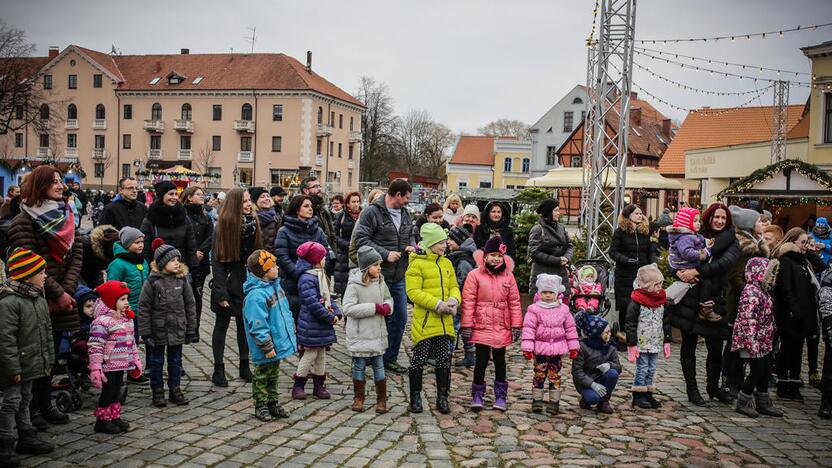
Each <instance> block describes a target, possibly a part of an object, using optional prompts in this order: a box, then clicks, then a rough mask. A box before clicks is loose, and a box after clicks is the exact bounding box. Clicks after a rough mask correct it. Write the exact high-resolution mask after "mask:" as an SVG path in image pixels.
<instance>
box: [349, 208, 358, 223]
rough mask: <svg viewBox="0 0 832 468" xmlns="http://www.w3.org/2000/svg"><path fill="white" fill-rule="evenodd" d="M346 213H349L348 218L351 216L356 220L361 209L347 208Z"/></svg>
mask: <svg viewBox="0 0 832 468" xmlns="http://www.w3.org/2000/svg"><path fill="white" fill-rule="evenodd" d="M347 213H349V215H350V218H352V220H353V221H358V217H359V216H361V210H358V211H354V212H353V211H350V210H347Z"/></svg>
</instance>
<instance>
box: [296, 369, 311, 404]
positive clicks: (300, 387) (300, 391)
mask: <svg viewBox="0 0 832 468" xmlns="http://www.w3.org/2000/svg"><path fill="white" fill-rule="evenodd" d="M293 378H294V380H295V384H294V385H293V386H292V399H293V400H305V399H306V389H305V388H304V387H306V381H307V380H308V379H309V377H308V376H307V377H299V376H297V375H295V376H294V377H293Z"/></svg>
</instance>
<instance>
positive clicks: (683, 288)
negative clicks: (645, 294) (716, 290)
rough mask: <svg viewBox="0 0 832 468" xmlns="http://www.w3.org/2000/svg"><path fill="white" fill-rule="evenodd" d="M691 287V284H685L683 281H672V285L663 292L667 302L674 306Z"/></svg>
mask: <svg viewBox="0 0 832 468" xmlns="http://www.w3.org/2000/svg"><path fill="white" fill-rule="evenodd" d="M692 287H693V284H691V283H685V282H684V281H674V282H673V284H671V285H670V286H668V287H667V289H666V290H665V294H666V296H667V302H668V303H670V304H674V305H675V304H678V303H680V302H682V299H684V297H685V294H687V293H688V291H689V290H690V288H692Z"/></svg>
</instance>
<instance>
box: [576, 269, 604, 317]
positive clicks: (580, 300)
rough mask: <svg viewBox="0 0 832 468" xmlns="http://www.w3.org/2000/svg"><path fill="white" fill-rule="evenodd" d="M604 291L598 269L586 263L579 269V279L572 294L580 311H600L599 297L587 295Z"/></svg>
mask: <svg viewBox="0 0 832 468" xmlns="http://www.w3.org/2000/svg"><path fill="white" fill-rule="evenodd" d="M603 292H604V290H603V287H602V286H601V283H599V282H598V271H597V270H595V267H593V266H592V265H584V266H582V267H581V268H580V269H579V270H578V274H577V281H576V282H575V284H574V286H573V287H572V296H573V297H575V308H576V309H578V310H579V311H581V310H584V311H587V312H592V313H594V312H597V311H598V304H599V302H598V298H597V297H586V295H588V294H598V295H600V294H602V293H603Z"/></svg>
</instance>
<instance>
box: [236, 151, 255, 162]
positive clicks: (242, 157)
mask: <svg viewBox="0 0 832 468" xmlns="http://www.w3.org/2000/svg"><path fill="white" fill-rule="evenodd" d="M237 161H239V162H251V161H254V154H253V153H252V152H251V151H239V152H237Z"/></svg>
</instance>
